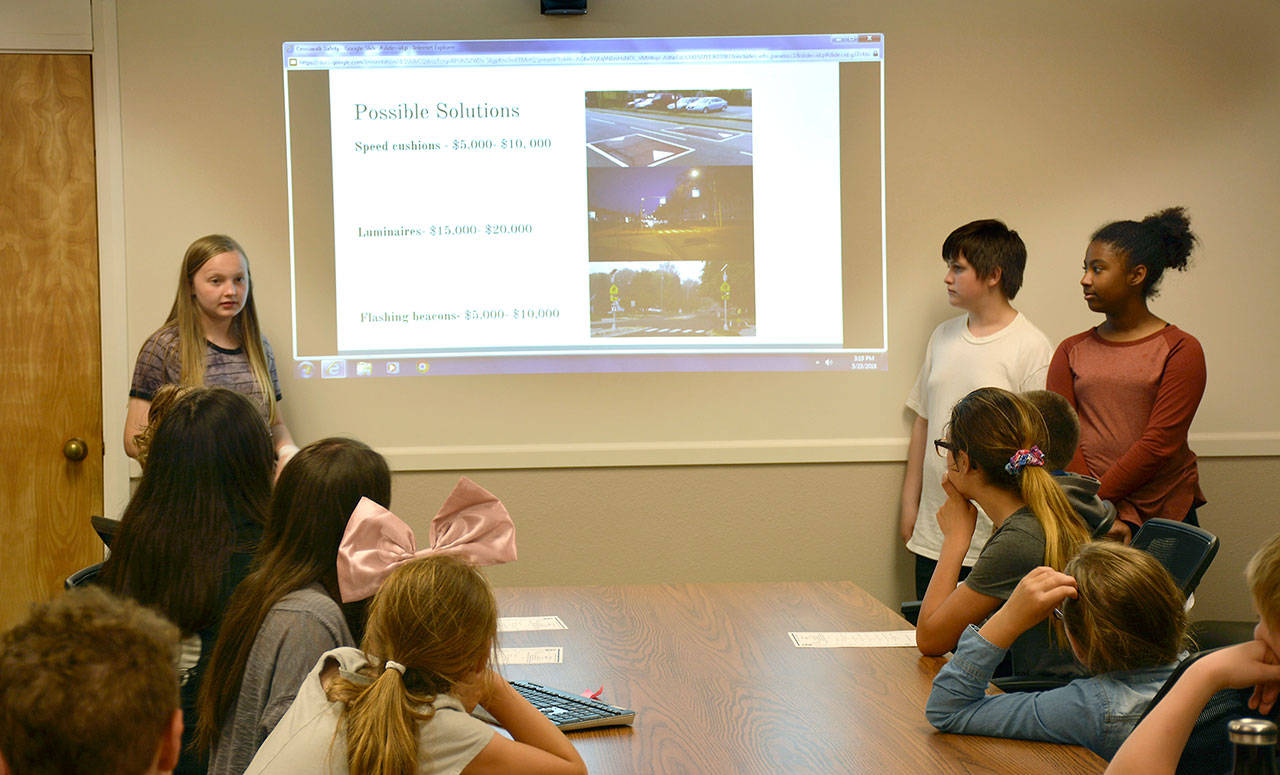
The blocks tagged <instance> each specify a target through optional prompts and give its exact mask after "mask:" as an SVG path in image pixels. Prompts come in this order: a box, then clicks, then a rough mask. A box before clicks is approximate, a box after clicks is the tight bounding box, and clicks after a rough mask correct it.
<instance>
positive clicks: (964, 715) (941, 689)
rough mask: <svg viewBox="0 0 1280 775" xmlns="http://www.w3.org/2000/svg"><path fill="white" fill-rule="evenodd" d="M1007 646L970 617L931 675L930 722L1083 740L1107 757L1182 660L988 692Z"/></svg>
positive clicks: (951, 728)
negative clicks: (1044, 686)
mask: <svg viewBox="0 0 1280 775" xmlns="http://www.w3.org/2000/svg"><path fill="white" fill-rule="evenodd" d="M1005 651H1006V650H1005V649H1002V648H998V647H997V646H994V645H992V644H991V643H990V642H989V641H988V640H987V639H986V638H983V637H982V636H981V635H979V634H978V628H977V627H976V626H975V625H972V624H971V625H969V627H968V628H966V629H965V631H964V632H963V633H962V634H961V635H960V642H959V643H958V644H957V645H956V650H955V655H954V656H953V657H952V658H951V661H950V662H948V663H947V664H946V665H945V666H943V668H942V670H940V671H939V672H938V675H937V677H936V678H934V679H933V691H931V692H930V693H929V702H928V704H927V705H926V706H925V715H926V716H927V717H928V719H929V723H930V724H933V725H934V726H935V727H937V728H938V729H940V730H941V731H943V732H955V733H957V734H962V735H988V736H991V737H1012V738H1017V739H1020V740H1041V741H1044V742H1049V743H1067V744H1071V745H1082V746H1084V747H1085V748H1088V749H1089V750H1090V751H1093V752H1094V753H1096V754H1097V755H1099V756H1101V757H1102V758H1104V759H1108V760H1109V759H1111V757H1112V756H1115V753H1116V750H1117V749H1118V748H1120V744H1121V743H1123V742H1124V739H1125V738H1126V737H1128V736H1129V733H1130V732H1132V731H1133V728H1134V727H1135V726H1137V724H1138V719H1139V718H1141V716H1142V712H1143V711H1144V710H1146V707H1147V705H1148V704H1150V702H1151V698H1152V697H1154V696H1155V694H1156V692H1157V691H1159V690H1160V687H1161V686H1163V685H1164V682H1165V680H1166V679H1167V678H1168V677H1169V675H1170V674H1171V673H1172V672H1173V669H1174V667H1176V666H1177V663H1171V664H1168V665H1164V666H1161V667H1149V668H1142V669H1140V670H1117V671H1115V672H1112V673H1103V674H1102V675H1095V676H1093V677H1090V678H1077V679H1076V680H1074V681H1072V682H1071V683H1069V684H1067V685H1066V686H1063V687H1060V688H1057V689H1051V690H1049V691H1044V692H1021V693H1014V694H998V695H994V696H988V695H987V693H986V691H987V684H988V682H990V680H991V674H992V673H993V672H994V671H995V669H996V665H998V664H1000V660H1001V659H1003V658H1004V654H1005Z"/></svg>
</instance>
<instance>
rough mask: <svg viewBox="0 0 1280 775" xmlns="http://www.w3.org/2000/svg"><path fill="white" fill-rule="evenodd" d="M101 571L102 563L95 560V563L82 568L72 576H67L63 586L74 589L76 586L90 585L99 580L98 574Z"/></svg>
mask: <svg viewBox="0 0 1280 775" xmlns="http://www.w3.org/2000/svg"><path fill="white" fill-rule="evenodd" d="M101 572H102V563H100V562H95V563H94V564H92V565H90V566H88V567H86V568H81V569H80V570H78V571H76V572H75V573H72V574H71V575H70V576H67V580H66V581H64V582H62V586H63V588H65V589H67V590H72V589H75V588H76V587H85V586H88V585H90V584H93V583H95V582H96V581H97V578H98V574H99V573H101Z"/></svg>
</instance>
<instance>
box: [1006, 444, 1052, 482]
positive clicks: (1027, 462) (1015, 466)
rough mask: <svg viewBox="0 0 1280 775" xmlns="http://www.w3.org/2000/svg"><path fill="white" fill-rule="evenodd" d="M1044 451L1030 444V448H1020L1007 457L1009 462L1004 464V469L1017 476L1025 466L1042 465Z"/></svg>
mask: <svg viewBox="0 0 1280 775" xmlns="http://www.w3.org/2000/svg"><path fill="white" fill-rule="evenodd" d="M1043 465H1044V453H1043V452H1041V451H1040V448H1039V447H1037V446H1036V445H1034V444H1032V445H1031V449H1020V450H1018V451H1017V452H1015V453H1013V454H1012V455H1011V456H1010V457H1009V462H1008V463H1005V464H1004V470H1005V472H1006V473H1008V474H1009V475H1010V476H1017V475H1018V474H1019V473H1021V471H1022V469H1024V468H1026V467H1027V466H1043Z"/></svg>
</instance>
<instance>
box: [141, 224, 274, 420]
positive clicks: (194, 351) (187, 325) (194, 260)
mask: <svg viewBox="0 0 1280 775" xmlns="http://www.w3.org/2000/svg"><path fill="white" fill-rule="evenodd" d="M223 253H238V254H239V255H240V258H242V259H244V271H245V279H246V280H247V281H248V290H247V295H246V297H245V302H244V309H242V310H240V312H239V314H237V315H236V317H235V320H233V321H232V322H231V330H232V332H234V333H235V334H236V335H237V337H238V338H239V339H240V346H241V347H242V348H243V349H244V354H245V357H246V358H247V359H248V361H249V368H250V370H252V372H253V379H254V381H255V382H257V383H258V388H259V389H260V390H261V391H262V395H263V400H264V401H265V402H266V406H267V424H268V425H272V424H274V423H275V421H276V391H275V386H274V385H273V384H272V382H271V372H270V371H269V370H268V368H267V355H266V351H265V350H264V349H263V347H262V329H261V328H260V327H259V325H258V308H257V307H256V306H254V303H253V280H252V278H251V277H250V272H249V257H248V256H247V255H245V252H244V248H242V247H240V243H238V242H236V241H235V240H233V239H231V238H230V237H228V236H227V235H225V234H208V235H205V236H203V237H201V238H199V239H197V240H196V241H195V242H192V243H191V245H190V246H189V247H188V248H187V252H186V254H185V255H184V256H183V257H182V268H181V270H180V271H179V272H178V292H177V294H176V295H175V296H174V298H173V307H172V308H170V310H169V317H168V319H166V320H165V323H164V324H165V326H175V327H176V328H177V331H178V355H179V358H180V359H181V361H182V384H184V385H203V384H204V359H205V353H206V351H207V350H208V349H209V346H208V345H207V344H206V343H205V336H204V328H203V327H202V326H201V324H200V311H199V309H198V308H197V306H196V303H195V301H194V300H193V296H194V295H195V286H194V279H195V276H196V272H199V271H200V267H202V266H204V265H205V262H207V261H208V260H209V259H211V258H213V257H214V256H220V255H222V254H223Z"/></svg>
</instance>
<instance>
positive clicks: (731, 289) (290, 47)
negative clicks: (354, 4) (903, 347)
mask: <svg viewBox="0 0 1280 775" xmlns="http://www.w3.org/2000/svg"><path fill="white" fill-rule="evenodd" d="M871 37H873V36H844V37H843V38H839V37H837V36H798V37H784V38H767V39H747V38H723V39H715V38H704V39H644V40H629V41H616V40H564V41H446V42H434V43H404V42H398V43H380V44H365V43H361V44H354V43H345V44H344V43H291V44H285V48H284V53H285V74H286V99H287V103H286V107H287V109H288V111H287V112H288V125H287V128H288V141H289V174H290V180H289V184H290V218H291V227H292V250H293V255H292V261H293V280H294V325H295V330H294V357H295V360H296V361H297V362H298V366H297V368H298V371H297V373H298V374H299V375H301V376H311V375H315V376H321V377H337V376H374V375H390V376H405V375H419V374H441V373H477V372H504V371H505V372H538V371H593V370H600V371H610V370H613V371H617V370H622V371H626V370H649V369H652V370H708V369H712V370H713V369H717V368H726V369H731V370H746V369H766V370H767V369H776V368H786V369H793V368H796V369H801V368H813V367H814V366H812V365H811V364H810V361H812V360H813V358H812V357H811V356H813V354H815V353H817V354H820V355H821V354H832V353H835V354H837V355H839V356H840V357H841V358H842V359H843V360H842V363H857V362H860V363H864V364H868V363H869V364H871V367H874V366H875V365H878V363H879V361H878V360H872V359H868V358H861V359H856V358H854V357H853V356H855V355H868V354H877V353H880V354H882V353H883V341H884V340H885V336H886V335H885V332H884V330H883V317H884V316H883V315H875V314H870V315H863V318H864V319H865V320H867V321H870V322H871V325H865V324H864V323H862V322H861V319H858V320H854V319H853V318H851V316H850V315H849V314H846V311H847V310H849V308H850V305H851V302H852V303H855V305H854V306H855V309H866V308H867V305H868V304H871V305H874V306H875V307H878V308H880V309H881V310H882V309H883V305H884V300H883V280H882V277H883V251H882V248H881V243H882V240H881V237H880V234H879V228H880V224H881V223H882V217H883V202H882V201H881V199H880V196H879V191H880V190H882V171H881V169H880V167H879V164H880V162H879V148H878V147H877V146H876V144H874V143H865V142H864V143H860V144H856V147H851V143H850V141H848V140H847V139H846V138H845V137H844V136H843V132H844V130H843V129H842V110H844V108H842V101H847V99H848V95H849V94H850V93H851V92H852V93H855V94H857V96H859V97H860V98H865V99H866V101H867V104H866V105H864V106H861V107H862V108H865V109H866V111H867V116H868V118H867V119H866V120H865V122H864V123H865V124H866V125H867V126H868V127H871V128H874V129H876V130H877V131H875V132H866V133H865V134H866V135H867V136H869V137H870V136H874V138H875V139H876V140H877V141H878V140H879V137H880V133H879V131H878V123H879V98H880V95H879V91H878V88H879V67H878V64H879V61H880V60H879V58H880V56H881V52H882V43H881V41H880V40H879V36H874V38H875V40H861V38H868V39H869V38H871ZM645 48H650V49H654V51H648V52H646V51H645V50H643V49H645ZM708 48H709V49H710V53H708ZM655 52H657V53H660V54H661V56H651V54H653V53H655ZM864 59H865V60H866V61H863V60H864ZM682 60H683V61H682ZM846 68H854V70H852V71H850V70H847V69H846ZM856 68H861V72H859V71H857V70H856ZM872 73H874V77H868V76H869V75H870V74H872ZM849 152H852V153H853V157H854V158H855V159H857V160H858V161H859V162H862V163H866V164H868V165H870V166H867V167H866V168H865V169H864V170H863V174H864V176H865V181H864V182H865V184H866V187H867V189H868V190H869V191H872V192H873V193H871V194H868V193H866V192H864V193H863V194H862V195H861V199H860V200H854V201H845V200H846V198H847V197H846V194H847V192H848V189H849V188H850V181H848V180H843V179H842V171H844V170H845V169H846V165H845V164H843V163H842V160H841V155H842V153H849ZM845 174H846V175H847V173H845ZM850 205H852V206H854V207H855V208H857V209H858V210H860V211H865V213H864V214H863V215H862V216H861V220H860V221H856V223H864V224H869V225H873V226H874V229H875V233H873V234H870V235H868V234H865V233H855V230H854V229H852V228H851V221H850V218H849V214H848V213H846V212H844V209H843V208H848V207H849V206H850ZM864 231H865V230H864ZM851 239H852V244H851ZM858 245H860V247H855V246H858ZM850 270H853V272H852V274H855V275H860V279H863V280H865V279H868V278H871V277H872V275H873V274H874V280H875V283H874V284H872V285H871V286H870V288H869V289H862V290H859V291H857V293H856V294H854V295H857V296H859V297H858V298H850V294H849V293H848V291H849V289H850V287H851V286H852V287H855V288H861V285H859V284H853V283H850V282H849V278H850V276H851V272H850ZM872 311H873V312H874V311H875V309H874V308H873V309H872ZM854 317H856V315H855V316H854ZM654 356H662V357H661V359H660V360H655V359H654ZM725 356H729V357H727V358H726V357H725ZM822 360H823V359H822V358H818V359H817V360H816V363H818V365H819V366H821V365H822ZM393 364H394V365H393Z"/></svg>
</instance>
